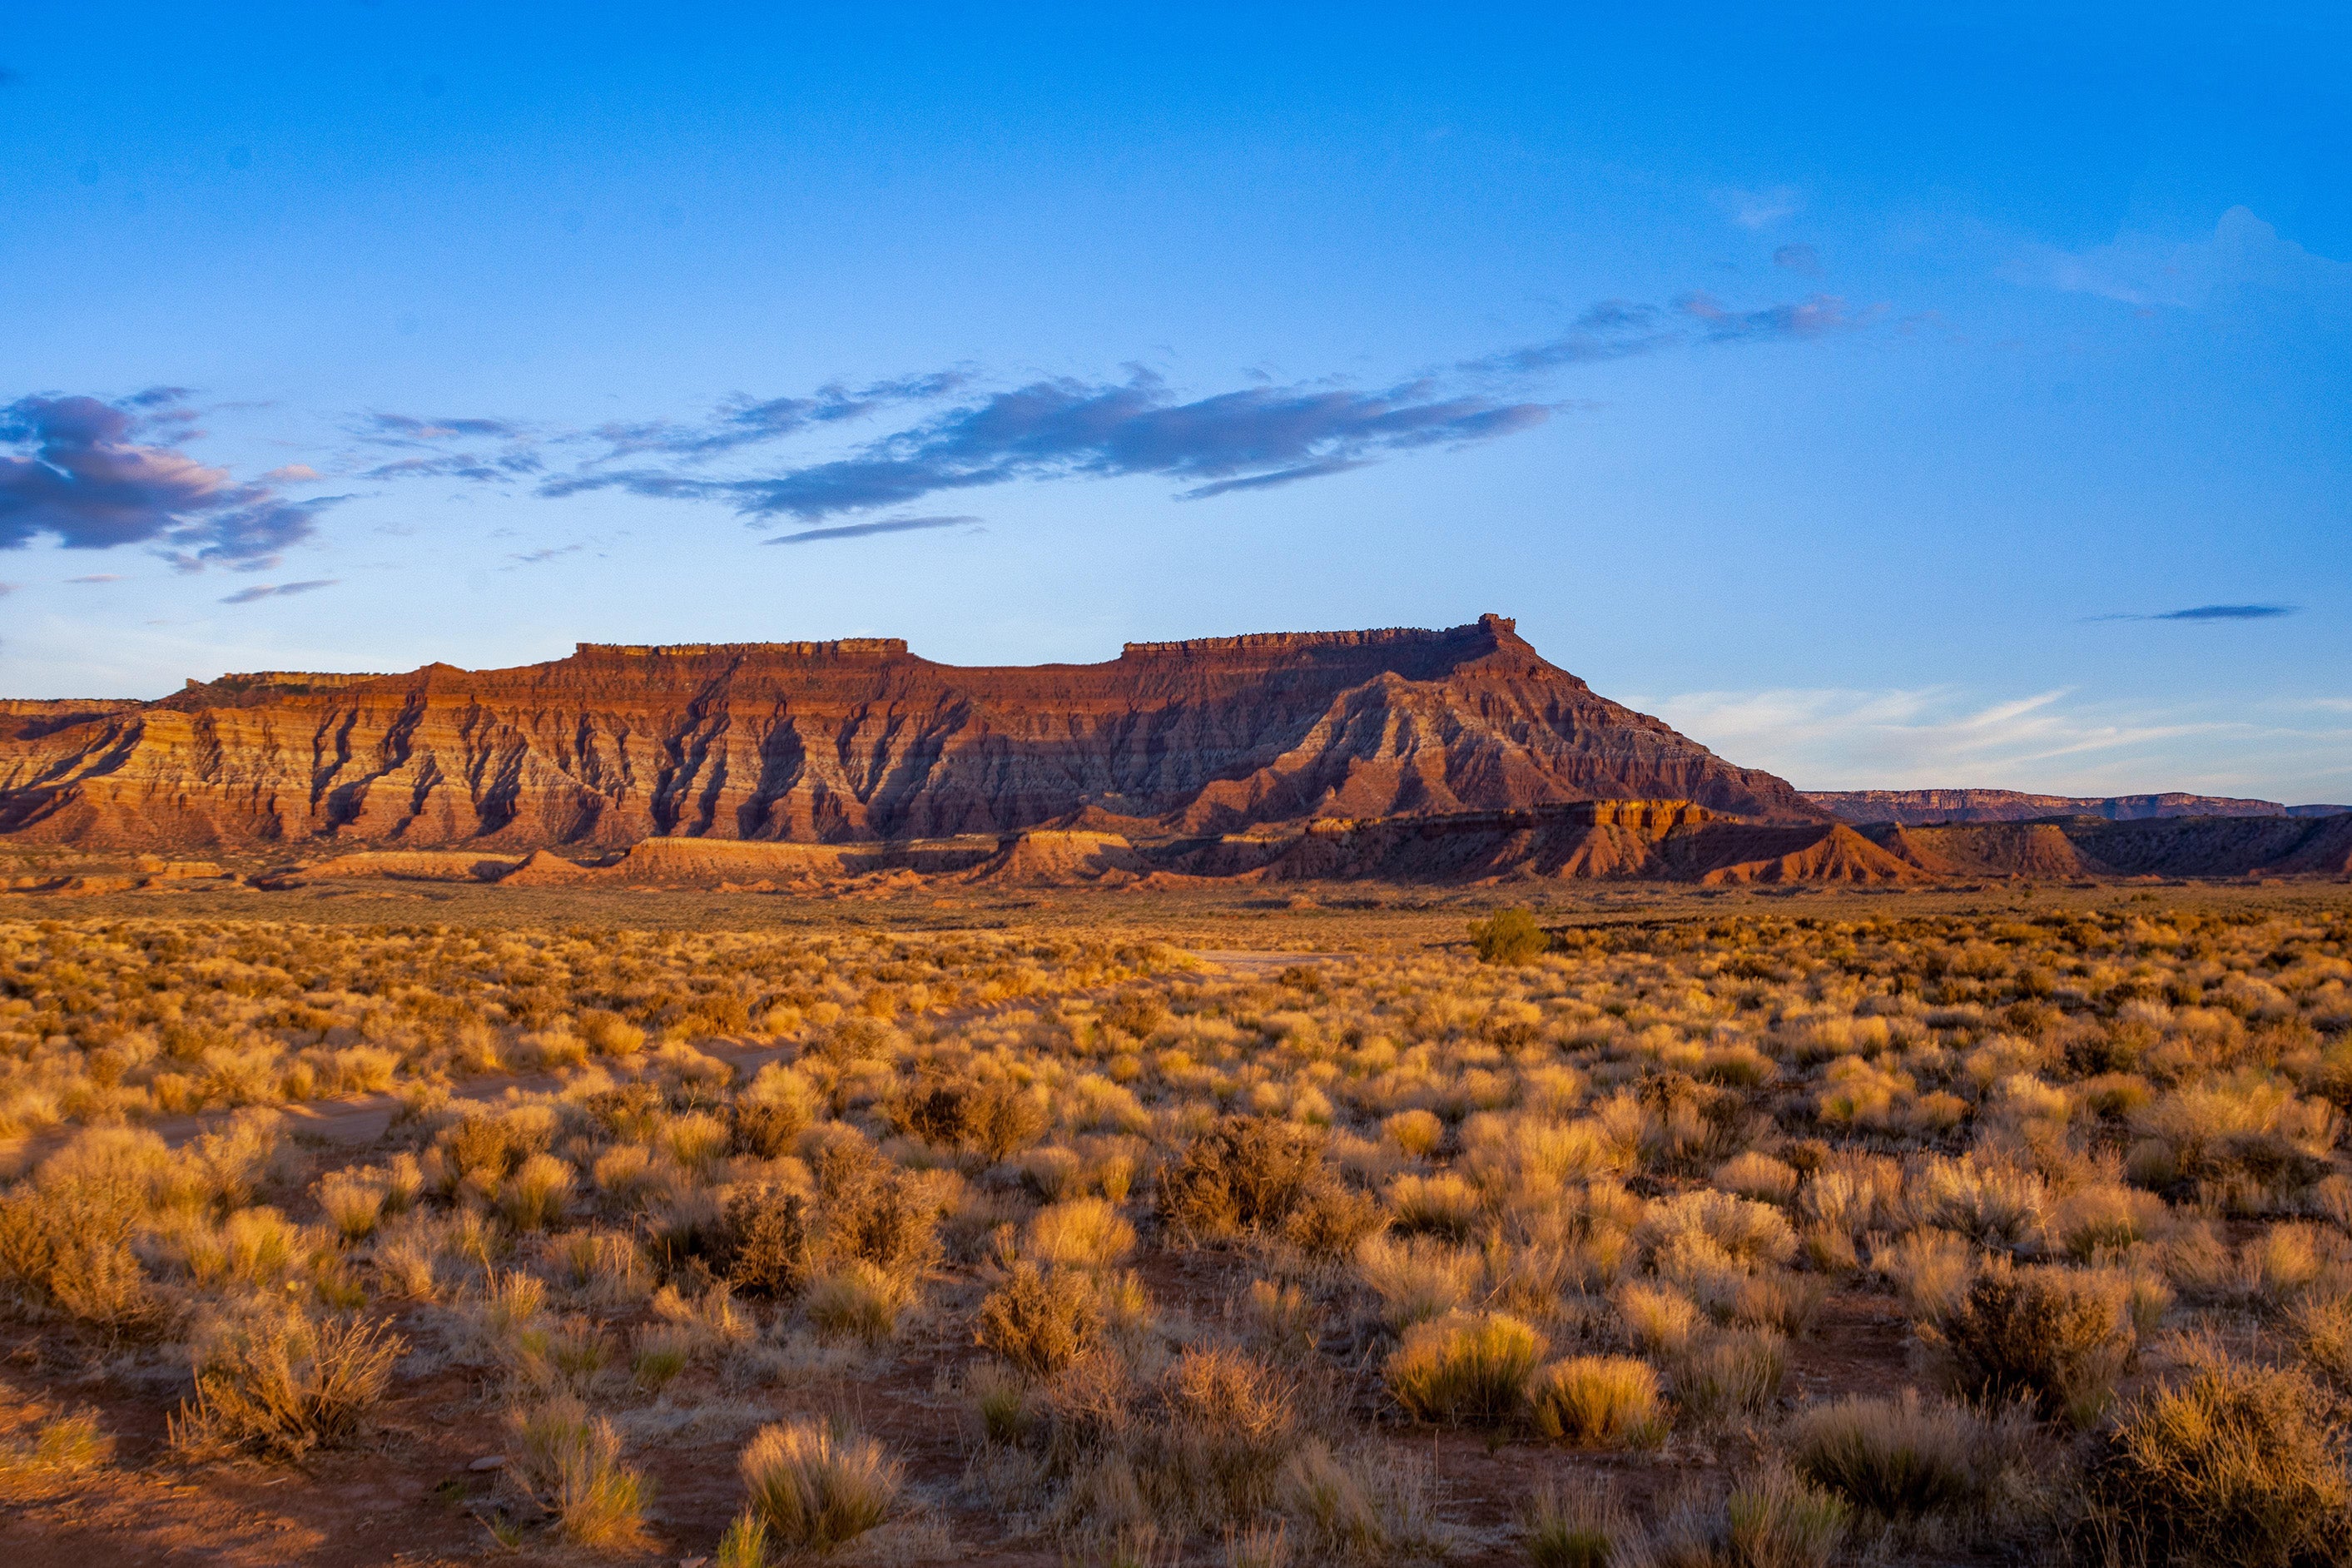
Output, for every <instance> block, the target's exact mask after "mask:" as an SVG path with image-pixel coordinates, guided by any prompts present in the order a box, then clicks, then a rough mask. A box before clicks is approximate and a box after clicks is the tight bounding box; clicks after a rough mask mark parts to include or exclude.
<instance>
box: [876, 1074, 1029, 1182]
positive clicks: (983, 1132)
mask: <svg viewBox="0 0 2352 1568" xmlns="http://www.w3.org/2000/svg"><path fill="white" fill-rule="evenodd" d="M889 1110H890V1118H891V1120H892V1121H893V1122H895V1123H896V1124H897V1126H898V1130H899V1131H902V1132H905V1133H906V1134H907V1135H908V1137H911V1138H916V1139H919V1140H921V1141H922V1142H926V1143H929V1144H931V1145H932V1146H933V1147H935V1148H941V1149H962V1150H969V1151H971V1152H973V1153H976V1154H979V1155H981V1156H982V1157H983V1158H985V1159H987V1160H989V1161H991V1162H995V1161H999V1160H1003V1159H1007V1158H1009V1157H1011V1156H1012V1155H1013V1154H1015V1153H1018V1152H1020V1151H1022V1150H1023V1149H1025V1148H1027V1147H1028V1146H1029V1145H1030V1144H1032V1143H1034V1142H1036V1141H1037V1140H1038V1139H1039V1138H1041V1137H1043V1136H1044V1135H1045V1126H1046V1117H1045V1109H1044V1107H1042V1106H1041V1105H1039V1104H1038V1103H1037V1101H1036V1100H1035V1099H1034V1097H1032V1096H1031V1095H1030V1094H1028V1093H1027V1092H1026V1091H1024V1089H1022V1088H1021V1087H1020V1086H1019V1085H1018V1084H1015V1083H1013V1082H1011V1081H1009V1080H1006V1079H937V1080H934V1081H932V1082H930V1083H928V1084H924V1085H920V1086H918V1087H917V1088H915V1089H912V1090H910V1091H908V1093H907V1094H906V1095H905V1096H904V1097H903V1098H901V1099H899V1100H897V1101H895V1102H894V1103H892V1105H891V1106H890V1108H889Z"/></svg>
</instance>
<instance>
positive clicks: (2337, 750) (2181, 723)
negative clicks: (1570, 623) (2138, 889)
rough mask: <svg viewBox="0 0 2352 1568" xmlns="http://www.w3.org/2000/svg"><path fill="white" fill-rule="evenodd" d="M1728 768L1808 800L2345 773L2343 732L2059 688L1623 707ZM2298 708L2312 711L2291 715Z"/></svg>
mask: <svg viewBox="0 0 2352 1568" xmlns="http://www.w3.org/2000/svg"><path fill="white" fill-rule="evenodd" d="M1634 705H1635V706H1637V707H1641V708H1643V709H1645V710H1648V711H1651V712H1654V713H1656V714H1658V715H1659V716H1660V717H1661V718H1664V720H1665V721H1667V722H1668V723H1671V724H1673V725H1674V726H1675V728H1676V729H1678V730H1681V731H1685V733H1687V734H1689V735H1691V736H1693V737H1694V738H1696V739H1697V740H1699V741H1701V742H1705V743H1706V745H1708V746H1710V747H1712V748H1714V749H1715V750H1717V751H1718V752H1722V753H1724V754H1725V755H1727V756H1732V757H1737V758H1738V759H1739V761H1741V762H1742V763H1749V764H1751V765H1755V766H1760V767H1764V768H1769V769H1770V770H1771V771H1772V772H1774V773H1780V774H1782V775H1783V776H1785V777H1788V778H1790V779H1791V780H1793V781H1795V782H1796V783H1797V784H1800V785H1801V786H1802V787H1804V788H1807V789H1869V788H1889V789H1894V788H1944V787H1952V788H1958V787H1998V788H2011V789H2026V790H2048V791H2053V792H2057V793H2062V794H2083V795H2110V794H2129V793H2134V792H2137V791H2143V790H2161V789H2202V790H2217V791H2220V792H2222V793H2246V792H2248V791H2250V790H2251V791H2260V790H2263V789H2265V788H2269V787H2271V784H2270V783H2269V782H2266V781H2264V780H2261V779H2252V778H2249V777H2247V776H2246V775H2245V773H2244V772H2243V771H2242V770H2243V769H2244V768H2245V767H2246V765H2247V763H2249V761H2250V760H2251V759H2260V762H2261V763H2262V765H2263V766H2266V767H2269V768H2272V769H2274V770H2277V772H2276V773H2274V774H2273V779H2275V778H2283V777H2287V776H2290V775H2299V776H2304V777H2309V778H2324V777H2330V776H2336V775H2339V774H2341V775H2352V728H2347V727H2343V726H2341V725H2337V724H2335V723H2333V722H2331V721H2326V720H2322V721H2319V722H2317V723H2316V724H2315V723H2314V722H2312V721H2310V719H2309V717H2308V714H2307V712H2305V713H2304V714H2303V715H2302V716H2300V717H2299V716H2298V714H2297V713H2296V712H2295V711H2292V710H2290V709H2289V708H2288V707H2286V706H2284V705H2283V706H2281V707H2280V709H2279V710H2277V711H2276V712H2275V713H2273V712H2271V711H2270V710H2263V712H2262V713H2260V714H2253V715H2250V714H2249V713H2248V711H2247V710H2244V709H2243V708H2242V707H2239V708H2236V709H2232V710H2228V711H2223V710H2209V709H2202V708H2189V707H2182V708H2174V709H2161V708H2157V709H2151V708H2145V707H2132V706H2128V705H2117V704H2106V703H2091V702H2085V701H2083V700H2080V699H2078V698H2077V697H2076V696H2075V694H2074V693H2073V692H2071V691H2067V690H2063V689H2059V690H2050V691H2042V692H2035V693H2033V694H2032V695H2029V696H2024V697H2017V698H2011V699H2005V700H1996V701H1986V700H1982V699H1972V698H1970V697H1969V695H1968V694H1967V693H1965V692H1961V691H1958V690H1955V689H1949V688H1927V689H1911V690H1879V691H1869V690H1852V689H1774V690H1767V691H1696V692H1685V693H1683V694H1681V695H1678V696H1671V697H1663V698H1650V699H1636V700H1634ZM2301 707H2302V709H2304V710H2308V709H2309V708H2310V707H2311V705H2309V704H2304V705H2301Z"/></svg>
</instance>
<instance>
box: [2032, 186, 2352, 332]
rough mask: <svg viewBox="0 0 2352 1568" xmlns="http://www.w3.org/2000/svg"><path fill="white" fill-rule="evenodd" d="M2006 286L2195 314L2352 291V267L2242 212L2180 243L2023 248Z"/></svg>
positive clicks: (2147, 238) (2133, 235) (2126, 235)
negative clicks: (2245, 298) (2242, 296)
mask: <svg viewBox="0 0 2352 1568" xmlns="http://www.w3.org/2000/svg"><path fill="white" fill-rule="evenodd" d="M2001 276H2002V277H2004V278H2006V279H2009V280H2010V281H2011V282H2013V283H2025V284H2031V285H2034V286H2037V287H2041V288H2045V289H2059V290H2062V291H2063V292H2066V293H2070V294H2092V295H2096V296H2098V297H2099V298H2101V299H2105V300H2116V301H2117V302H2118V303H2121V304H2126V305H2136V306H2138V307H2140V308H2141V309H2142V310H2154V309H2157V308H2158V307H2168V308H2172V309H2176V310H2194V309H2198V308H2200V307H2202V306H2206V305H2209V304H2211V303H2212V302H2214V301H2215V300H2217V299H2219V298H2221V296H2222V295H2224V294H2226V293H2228V292H2231V291H2232V290H2234V289H2240V288H2243V287H2247V286H2252V287H2256V288H2267V289H2291V290H2292V289H2324V290H2327V291H2331V292H2341V291H2345V290H2352V263H2347V262H2343V261H2337V260H2334V259H2332V258H2328V257H2325V256H2316V255H2314V254H2313V253H2312V252H2310V251H2308V250H2305V248H2304V247H2301V246H2300V245H2297V244H2295V243H2294V241H2293V240H2291V239H2282V238H2280V237H2279V232H2278V230H2277V229H2275V228H2273V226H2271V225H2269V224H2267V223H2265V222H2263V220H2262V219H2261V218H2259V217H2256V216H2254V215H2253V213H2252V212H2251V211H2250V210H2248V209H2247V208H2245V207H2242V206H2236V207H2231V209H2230V210H2229V211H2227V212H2225V213H2223V214H2222V215H2221V219H2220V220H2219V221H2218V222H2217V223H2215V224H2214V226H2213V232H2212V233H2211V234H2210V235H2200V236H2198V237H2194V238H2190V239H2186V240H2181V239H2171V238H2167V237H2163V236H2160V235H2155V234H2150V233H2147V232H2146V231H2144V230H2139V229H2126V230H2124V231H2122V232H2121V233H2119V234H2117V235H2116V237H2115V238H2114V239H2113V240H2111V241H2109V242H2108V243H2107V244H2105V245H2096V246H2093V247H2090V248H2089V249H2087V250H2061V249H2058V248H2057V247H2053V246H2046V245H2039V246H2033V247H2029V248H2028V249H2026V250H2024V251H2022V252H2021V253H2020V254H2019V255H2017V256H2015V257H2013V258H2011V260H2010V262H2009V263H2008V265H2006V266H2005V267H2003V268H2001Z"/></svg>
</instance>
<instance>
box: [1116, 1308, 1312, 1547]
mask: <svg viewBox="0 0 2352 1568" xmlns="http://www.w3.org/2000/svg"><path fill="white" fill-rule="evenodd" d="M1161 1398H1162V1399H1163V1401H1164V1402H1165V1405H1166V1411H1167V1415H1166V1425H1165V1426H1164V1428H1163V1429H1162V1430H1161V1432H1160V1434H1159V1440H1158V1441H1157V1442H1156V1443H1154V1444H1152V1445H1150V1451H1149V1453H1148V1455H1147V1458H1149V1459H1150V1460H1152V1461H1156V1462H1155V1463H1153V1465H1152V1468H1153V1470H1155V1471H1156V1472H1158V1473H1157V1474H1155V1475H1154V1476H1153V1480H1154V1482H1155V1483H1156V1484H1155V1488H1154V1489H1155V1490H1159V1491H1161V1492H1164V1493H1167V1494H1169V1495H1171V1497H1181V1498H1182V1499H1184V1500H1186V1501H1187V1502H1188V1503H1190V1504H1191V1505H1192V1506H1193V1507H1195V1508H1197V1507H1198V1506H1199V1504H1200V1502H1201V1501H1202V1500H1203V1499H1213V1500H1214V1506H1215V1507H1216V1508H1217V1509H1218V1510H1220V1511H1223V1512H1224V1513H1227V1514H1232V1515H1236V1516H1239V1517H1244V1518H1245V1517H1247V1516H1249V1515H1250V1514H1252V1513H1255V1512H1256V1511H1257V1510H1259V1509H1261V1508H1263V1507H1264V1506H1265V1504H1266V1503H1267V1502H1268V1501H1269V1500H1270V1499H1271V1497H1272V1492H1273V1486H1274V1480H1275V1476H1276V1472H1277V1471H1278V1470H1279V1469H1280V1468H1282V1464H1283V1461H1284V1460H1285V1459H1286V1458H1288V1457H1289V1455H1290V1453H1291V1452H1292V1450H1293V1449H1295V1448H1296V1447H1297V1443H1298V1412H1297V1405H1296V1403H1295V1401H1294V1399H1293V1397H1292V1394H1291V1391H1290V1389H1289V1386H1288V1385H1287V1384H1286V1382H1285V1380H1284V1379H1283V1378H1282V1377H1281V1376H1280V1375H1279V1374H1277V1373H1276V1372H1275V1371H1274V1370H1273V1369H1272V1368H1270V1367H1268V1366H1267V1365H1266V1364H1265V1363H1264V1362H1262V1361H1259V1360H1258V1359H1257V1358H1256V1357H1255V1356H1252V1355H1250V1354H1248V1353H1247V1352H1243V1351H1238V1350H1233V1349H1230V1348H1226V1347H1223V1346H1212V1347H1207V1348H1200V1349H1192V1350H1187V1351H1185V1352H1182V1353H1181V1355H1179V1356H1178V1357H1177V1358H1176V1362H1175V1363H1174V1364H1173V1365H1172V1366H1171V1367H1170V1368H1169V1371H1168V1373H1167V1376H1166V1377H1165V1378H1164V1379H1163V1380H1162V1384H1161Z"/></svg>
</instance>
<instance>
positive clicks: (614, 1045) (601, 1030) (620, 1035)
mask: <svg viewBox="0 0 2352 1568" xmlns="http://www.w3.org/2000/svg"><path fill="white" fill-rule="evenodd" d="M572 1028H573V1031H574V1032H575V1033H577V1034H578V1035H579V1037H581V1038H582V1039H583V1040H584V1041H586V1042H587V1044H588V1048H589V1049H590V1050H592V1051H594V1052H595V1053H596V1054H597V1055H598V1056H600V1057H629V1056H635V1055H636V1053H637V1052H639V1051H641V1050H644V1049H645V1048H646V1032H645V1031H644V1030H643V1029H640V1028H638V1027H637V1026H635V1024H632V1023H630V1022H629V1021H628V1020H627V1019H626V1018H624V1017H622V1016H620V1015H619V1014H618V1013H614V1012H611V1011H608V1010H607V1009H605V1008H603V1007H593V1008H591V1009H589V1010H588V1011H587V1012H585V1013H583V1014H581V1015H580V1016H579V1017H578V1018H577V1019H576V1020H574V1021H573V1024H572Z"/></svg>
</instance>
